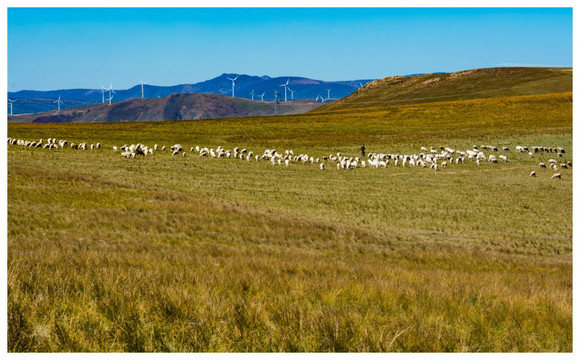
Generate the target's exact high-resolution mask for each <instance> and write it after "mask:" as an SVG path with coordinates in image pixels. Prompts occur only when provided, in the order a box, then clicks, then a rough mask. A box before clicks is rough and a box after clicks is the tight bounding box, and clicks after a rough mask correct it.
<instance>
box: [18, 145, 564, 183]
mask: <svg viewBox="0 0 580 360" xmlns="http://www.w3.org/2000/svg"><path fill="white" fill-rule="evenodd" d="M8 144H12V145H21V146H27V147H34V148H40V147H42V148H44V149H59V148H65V147H66V146H67V145H68V141H67V140H59V141H58V144H57V140H56V139H55V138H49V139H47V141H46V142H43V140H42V139H40V140H39V141H28V140H21V139H12V138H8ZM70 147H71V148H72V149H80V150H87V149H91V150H96V149H99V148H101V144H100V143H96V144H90V145H88V144H87V143H86V142H81V143H78V144H76V143H70ZM169 149H170V152H171V155H172V156H177V155H180V156H187V152H186V151H185V150H184V148H183V146H182V145H180V144H175V145H173V146H171V147H170V148H169ZM165 150H166V147H165V146H161V147H159V146H158V145H157V144H155V145H154V146H153V147H148V146H146V145H143V144H140V143H139V144H132V145H123V146H120V147H117V146H113V151H114V152H118V151H121V156H123V157H125V158H136V157H138V156H151V155H153V154H155V153H156V152H159V151H161V152H164V151H165ZM483 150H486V151H488V152H490V153H488V154H487V155H486V154H485V153H484V152H483ZM502 150H503V151H504V154H501V155H498V156H496V155H495V154H494V153H497V152H498V151H499V150H498V148H497V147H496V146H493V145H480V146H479V147H478V146H476V145H473V146H472V148H471V149H467V150H456V149H452V148H450V147H443V146H441V147H439V149H435V148H434V147H430V148H429V149H427V148H426V147H424V146H422V147H421V152H420V153H418V154H395V153H373V152H371V153H368V154H367V155H366V157H358V156H355V157H352V156H343V155H342V154H341V153H337V154H329V155H328V156H326V155H325V156H322V157H317V158H314V157H313V156H310V155H308V154H299V155H295V154H294V151H293V150H285V151H284V152H283V153H281V152H278V151H276V150H275V149H266V150H265V151H264V152H263V153H262V154H261V155H260V154H254V152H253V151H248V150H247V149H240V148H238V147H235V148H233V149H231V150H229V149H224V148H222V147H221V146H218V147H217V148H216V149H213V148H207V147H203V148H200V147H199V146H195V147H191V148H190V149H189V152H190V153H193V152H194V151H195V153H196V154H198V155H199V156H200V157H212V158H216V159H220V158H223V159H239V160H245V161H248V162H249V161H269V162H270V163H271V164H272V165H282V164H284V165H285V166H290V164H293V163H303V164H306V163H310V164H315V163H316V164H317V165H318V167H319V168H320V170H325V163H326V162H328V161H331V162H334V163H336V168H337V169H339V170H352V169H356V168H359V167H360V168H366V167H370V168H375V169H376V168H379V167H384V168H386V167H391V166H395V167H397V166H401V167H406V166H409V167H423V168H429V169H432V170H435V171H438V170H440V169H442V168H446V167H448V166H451V165H459V164H464V163H465V162H466V161H472V162H473V161H475V163H476V164H477V165H478V166H479V165H481V162H484V161H487V162H491V163H498V162H500V161H501V162H506V163H507V162H508V157H507V155H506V154H505V153H508V152H510V149H509V148H508V147H505V146H504V147H502ZM516 152H518V153H526V154H527V155H528V156H529V157H530V158H533V157H534V156H535V155H536V154H538V153H554V154H555V156H556V157H559V158H562V157H563V154H564V153H565V150H564V148H562V147H544V146H532V147H527V146H519V145H518V146H516ZM547 162H548V166H547V165H546V163H544V162H540V163H539V166H540V167H541V168H548V167H549V168H550V169H552V170H553V171H554V174H553V175H552V179H561V178H562V174H561V173H560V172H558V171H559V168H560V169H569V168H571V167H572V162H571V161H567V162H564V161H562V162H559V161H557V160H556V159H553V158H550V159H548V161H547ZM529 176H530V177H535V176H536V171H532V172H531V173H530V175H529Z"/></svg>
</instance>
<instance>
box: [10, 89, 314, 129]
mask: <svg viewBox="0 0 580 360" xmlns="http://www.w3.org/2000/svg"><path fill="white" fill-rule="evenodd" d="M318 106H320V103H317V102H314V101H293V102H288V103H284V102H281V103H280V104H278V106H277V112H278V114H298V113H304V112H307V111H309V110H312V109H314V108H316V107H318ZM275 113H276V109H275V104H274V103H273V102H261V101H251V100H246V99H239V98H231V97H228V96H223V95H214V94H173V95H170V96H167V97H164V98H157V99H142V98H135V99H130V100H125V101H121V102H117V103H112V104H111V105H109V104H97V105H91V106H82V107H76V108H71V109H64V110H60V111H58V112H57V111H50V112H45V113H39V114H28V115H14V116H8V120H9V121H11V122H40V123H62V122H122V121H159V120H196V119H211V118H222V117H239V116H265V115H274V114H275Z"/></svg>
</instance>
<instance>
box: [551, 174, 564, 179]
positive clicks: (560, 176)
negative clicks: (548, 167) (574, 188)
mask: <svg viewBox="0 0 580 360" xmlns="http://www.w3.org/2000/svg"><path fill="white" fill-rule="evenodd" d="M561 178H562V174H560V173H555V174H554V175H552V179H561Z"/></svg>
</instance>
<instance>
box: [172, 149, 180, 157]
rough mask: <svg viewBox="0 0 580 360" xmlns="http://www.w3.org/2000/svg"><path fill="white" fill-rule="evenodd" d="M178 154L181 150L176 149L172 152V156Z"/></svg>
mask: <svg viewBox="0 0 580 360" xmlns="http://www.w3.org/2000/svg"><path fill="white" fill-rule="evenodd" d="M177 154H179V150H174V151H173V153H172V154H171V156H175V155H177Z"/></svg>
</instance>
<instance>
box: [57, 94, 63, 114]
mask: <svg viewBox="0 0 580 360" xmlns="http://www.w3.org/2000/svg"><path fill="white" fill-rule="evenodd" d="M55 103H56V104H57V105H58V110H56V111H57V112H58V111H60V104H62V101H60V95H59V96H58V100H57V101H55Z"/></svg>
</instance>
